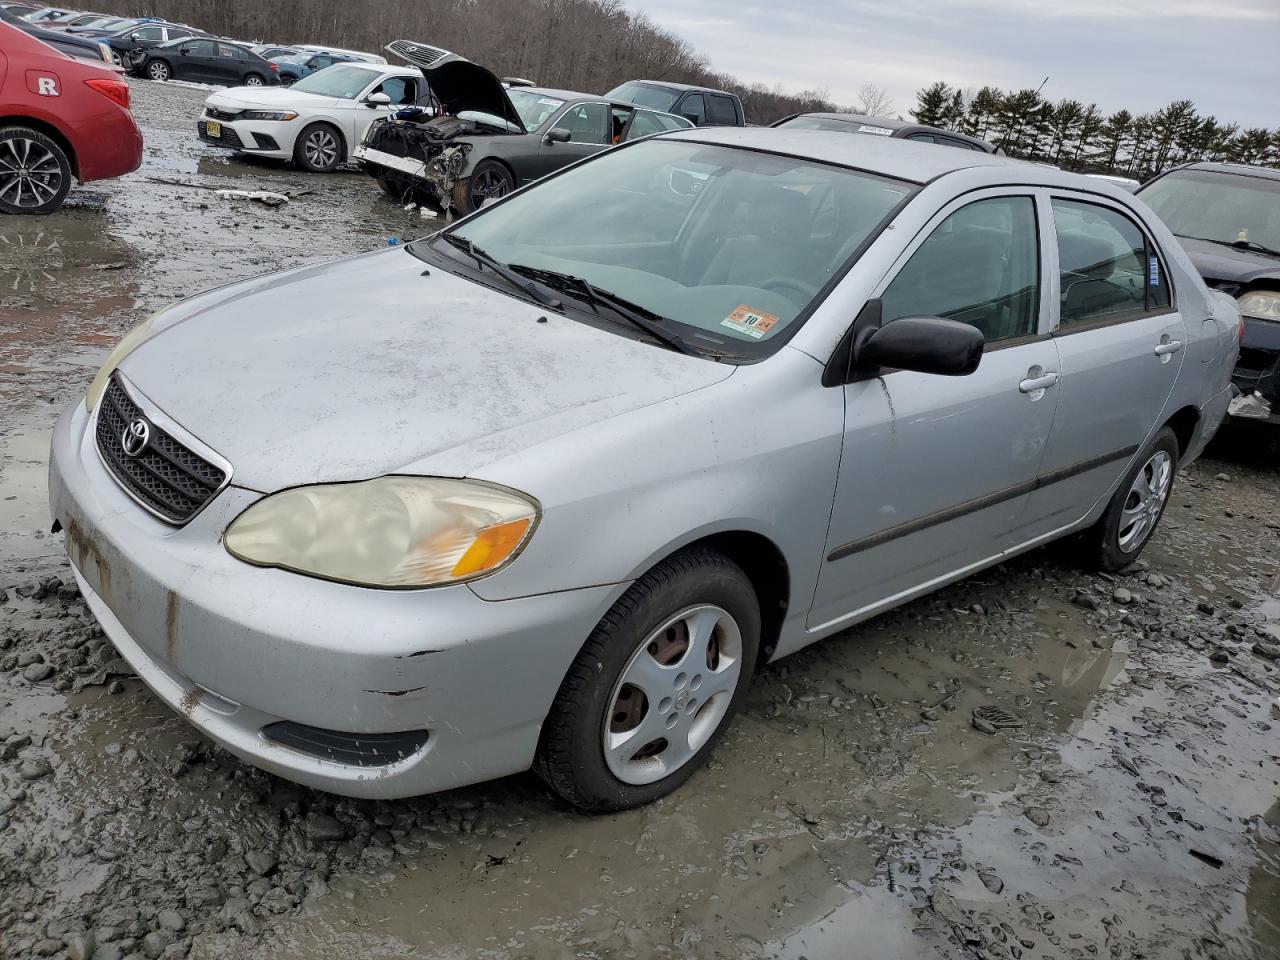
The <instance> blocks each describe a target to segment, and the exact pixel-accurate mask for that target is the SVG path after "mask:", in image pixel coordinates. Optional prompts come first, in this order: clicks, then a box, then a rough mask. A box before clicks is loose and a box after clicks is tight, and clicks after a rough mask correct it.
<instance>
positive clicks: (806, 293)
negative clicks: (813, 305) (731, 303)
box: [757, 277, 818, 306]
mask: <svg viewBox="0 0 1280 960" xmlns="http://www.w3.org/2000/svg"><path fill="white" fill-rule="evenodd" d="M757 286H759V287H760V288H761V289H763V290H772V291H774V292H775V293H780V294H782V295H783V296H784V297H787V299H788V300H791V299H793V298H792V297H788V296H787V291H788V290H790V291H791V292H792V293H798V294H800V299H799V300H798V301H796V304H797V306H799V305H802V304H806V303H808V302H809V301H810V300H812V299H813V298H814V297H816V296H817V295H818V287H816V286H814V285H813V284H811V283H807V282H805V281H804V280H797V279H796V278H795V277H770V278H769V279H768V280H765V281H764V282H763V283H759V284H757Z"/></svg>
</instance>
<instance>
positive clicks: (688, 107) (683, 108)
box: [677, 93, 707, 126]
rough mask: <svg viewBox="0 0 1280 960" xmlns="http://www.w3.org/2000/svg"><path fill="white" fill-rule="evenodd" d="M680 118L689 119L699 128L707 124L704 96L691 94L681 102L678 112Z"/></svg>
mask: <svg viewBox="0 0 1280 960" xmlns="http://www.w3.org/2000/svg"><path fill="white" fill-rule="evenodd" d="M677 112H678V113H679V114H680V116H682V117H687V118H688V119H690V120H692V121H693V122H694V123H696V124H697V125H698V126H702V125H703V124H704V123H706V122H707V108H706V105H705V104H704V103H703V101H702V94H700V93H691V94H689V95H688V96H687V97H685V98H684V99H683V100H681V101H680V109H679V110H678V111H677Z"/></svg>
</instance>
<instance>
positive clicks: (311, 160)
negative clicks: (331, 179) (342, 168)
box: [293, 123, 343, 173]
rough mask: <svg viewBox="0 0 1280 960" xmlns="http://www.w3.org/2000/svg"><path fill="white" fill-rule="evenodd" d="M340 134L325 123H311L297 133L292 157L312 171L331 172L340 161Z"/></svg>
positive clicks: (341, 152)
mask: <svg viewBox="0 0 1280 960" xmlns="http://www.w3.org/2000/svg"><path fill="white" fill-rule="evenodd" d="M342 155H343V149H342V134H340V133H338V131H337V129H336V128H334V127H332V126H330V125H329V124H327V123H313V124H312V125H311V126H309V127H307V128H306V129H305V130H303V131H302V133H301V134H299V135H298V140H297V142H296V143H295V144H294V145H293V159H294V161H295V162H296V163H297V164H298V166H300V167H302V168H303V169H304V170H310V171H311V172H312V173H331V172H332V171H333V170H334V169H335V168H336V167H337V166H338V164H339V163H341V162H342Z"/></svg>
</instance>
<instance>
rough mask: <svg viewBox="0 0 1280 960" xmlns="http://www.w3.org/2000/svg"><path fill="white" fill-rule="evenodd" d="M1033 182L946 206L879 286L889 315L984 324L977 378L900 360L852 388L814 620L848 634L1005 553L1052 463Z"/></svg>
mask: <svg viewBox="0 0 1280 960" xmlns="http://www.w3.org/2000/svg"><path fill="white" fill-rule="evenodd" d="M1039 236H1040V232H1039V230H1038V228H1037V204H1036V200H1035V191H1034V190H1031V189H1026V188H1009V189H1008V190H1000V189H997V190H984V191H979V192H976V193H972V194H968V195H966V196H964V197H961V198H958V199H956V200H954V201H952V202H951V203H950V204H948V205H947V206H946V207H944V208H943V209H942V210H941V211H939V213H938V214H937V215H936V216H935V217H934V219H933V220H932V221H931V222H930V224H929V225H928V226H927V227H925V229H924V230H922V231H921V232H920V234H919V235H918V236H917V237H916V238H915V239H914V240H913V241H912V243H911V245H910V246H909V247H908V248H907V250H906V252H905V253H904V254H903V256H902V257H901V258H899V261H898V264H897V265H896V266H895V267H894V268H893V269H892V270H891V271H890V272H889V274H888V275H887V276H886V277H885V279H884V280H882V281H881V282H880V284H879V285H877V288H876V291H877V293H876V296H878V297H879V299H880V301H881V310H882V322H883V323H886V324H888V323H893V322H895V320H897V319H899V318H902V317H909V316H941V317H947V318H949V319H953V320H960V321H963V322H966V323H971V324H973V325H974V326H976V327H978V328H979V329H980V330H982V332H983V335H984V337H985V339H986V347H985V351H984V355H983V357H982V362H981V364H980V365H979V366H978V369H977V371H976V372H974V373H973V374H971V375H969V376H966V377H942V376H933V375H929V374H923V373H914V372H911V371H906V370H886V371H883V372H882V373H881V375H880V376H878V377H875V378H874V379H869V380H862V381H860V382H856V383H852V384H848V385H847V386H845V387H844V388H843V389H844V391H845V436H844V444H843V453H842V454H841V458H840V469H839V475H838V479H837V484H836V496H835V502H834V504H833V507H832V512H831V527H830V532H829V534H828V542H827V544H826V550H825V562H824V563H823V566H822V571H821V573H820V575H819V581H818V587H817V591H816V593H815V595H814V603H813V608H812V610H811V611H810V616H809V627H810V629H813V630H830V629H834V627H835V626H837V625H838V624H839V623H840V622H841V621H843V620H849V619H851V618H852V617H854V616H855V615H866V614H869V613H870V612H873V611H874V610H876V609H879V608H880V607H882V606H885V605H888V604H890V603H893V602H897V601H898V600H901V599H905V598H907V597H909V596H911V595H913V594H914V593H918V592H923V591H924V590H926V589H930V588H931V587H932V586H935V585H937V584H938V583H940V582H943V581H945V580H946V579H947V578H948V577H952V576H955V575H957V574H960V573H962V572H963V571H965V570H967V569H969V568H971V567H973V566H974V565H976V564H979V563H982V562H984V561H988V560H991V559H993V558H996V557H998V556H999V555H1000V554H1001V553H1002V552H1003V551H1004V550H1005V549H1007V548H1008V547H1009V546H1010V545H1011V543H1012V537H1013V532H1014V529H1015V527H1016V525H1017V522H1018V519H1019V517H1021V516H1022V513H1023V510H1024V509H1025V507H1026V503H1027V500H1028V498H1029V496H1030V494H1031V491H1032V489H1034V486H1035V480H1036V476H1037V475H1038V473H1039V471H1040V460H1041V457H1042V455H1043V453H1044V448H1045V443H1046V442H1047V440H1048V437H1049V431H1050V429H1051V426H1052V424H1053V418H1054V411H1055V406H1056V404H1057V403H1058V393H1057V390H1056V389H1055V388H1054V384H1053V377H1054V375H1055V373H1056V370H1057V352H1056V350H1055V348H1054V344H1053V340H1052V338H1051V337H1050V336H1049V331H1048V314H1049V311H1048V306H1049V298H1048V294H1047V292H1046V291H1045V290H1044V285H1043V283H1042V282H1041V277H1042V274H1043V261H1042V255H1041V251H1040V242H1039Z"/></svg>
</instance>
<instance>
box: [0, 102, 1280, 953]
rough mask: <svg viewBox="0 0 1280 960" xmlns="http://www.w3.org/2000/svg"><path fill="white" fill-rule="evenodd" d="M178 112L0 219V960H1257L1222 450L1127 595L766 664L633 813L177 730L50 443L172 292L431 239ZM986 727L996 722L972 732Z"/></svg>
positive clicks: (1239, 654) (148, 115)
mask: <svg viewBox="0 0 1280 960" xmlns="http://www.w3.org/2000/svg"><path fill="white" fill-rule="evenodd" d="M204 95H205V94H204V92H203V91H199V90H193V89H189V88H183V87H178V86H172V85H171V86H161V85H153V84H145V83H136V84H135V85H134V97H135V113H136V115H137V116H138V118H139V120H140V122H141V123H142V124H143V126H144V128H145V134H146V138H147V149H146V159H145V162H144V166H143V169H142V170H141V171H139V172H138V173H136V174H133V175H132V176H130V177H128V178H125V179H124V180H121V181H118V182H111V183H107V184H101V185H92V186H91V187H90V188H88V189H84V190H80V191H77V192H75V193H74V194H73V198H74V202H73V204H72V205H70V206H68V207H67V209H66V210H64V211H63V212H61V213H59V214H57V215H55V216H52V217H48V218H45V219H23V218H8V219H4V220H0V956H3V957H14V958H27V957H31V956H52V957H71V958H75V960H83V958H87V957H93V958H95V960H117V958H122V957H131V956H140V957H147V958H156V957H187V956H190V957H195V958H210V960H213V958H219V960H221V958H227V960H230V958H237V960H239V958H262V960H268V958H271V960H276V958H280V960H283V958H299V960H301V958H308V960H313V958H321V957H323V958H333V957H343V958H346V957H351V958H370V960H372V958H393V957H396V958H398V957H410V958H436V957H440V958H458V957H486V958H508V957H509V958H543V957H546V958H559V957H567V956H574V957H589V958H593V957H601V958H604V957H608V958H614V957H636V958H648V957H726V958H738V957H789V958H800V957H807V958H810V960H820V958H827V957H833V958H834V957H849V958H864V957H865V958H874V960H895V958H904V960H905V958H917V957H957V958H960V957H965V958H970V957H992V958H1018V957H1025V958H1057V957H1072V958H1075V957H1080V958H1092V957H1105V958H1117V960H1119V958H1138V957H1147V958H1150V957H1179V958H1181V957H1213V958H1227V957H1230V958H1266V957H1277V956H1280V699H1278V698H1280V661H1277V659H1276V658H1277V657H1280V550H1278V545H1280V522H1277V521H1280V486H1278V485H1277V477H1278V473H1277V464H1280V459H1278V458H1277V457H1276V456H1275V455H1274V452H1272V453H1266V452H1263V451H1264V448H1265V447H1266V444H1265V443H1263V442H1262V441H1263V440H1264V439H1265V438H1264V437H1263V436H1262V435H1259V434H1256V433H1253V434H1243V435H1241V434H1235V433H1233V434H1231V435H1227V436H1225V437H1224V438H1223V440H1222V442H1219V443H1218V444H1216V445H1215V447H1214V448H1213V449H1212V450H1211V451H1210V457H1209V458H1207V459H1205V460H1203V461H1202V462H1200V463H1198V464H1196V465H1194V466H1192V467H1191V468H1190V469H1189V470H1187V471H1186V472H1185V473H1184V474H1183V475H1182V476H1181V477H1180V478H1179V481H1178V483H1177V485H1176V486H1175V489H1174V496H1173V501H1172V505H1171V506H1170V508H1169V510H1168V513H1167V515H1166V518H1165V520H1164V523H1163V525H1162V527H1161V529H1160V531H1159V532H1158V534H1157V535H1156V537H1155V539H1154V541H1153V542H1152V544H1151V545H1150V547H1149V548H1148V549H1147V552H1146V555H1145V562H1143V563H1141V564H1139V569H1135V570H1133V571H1131V572H1130V573H1129V574H1128V575H1126V576H1121V577H1106V576H1095V575H1087V574H1083V573H1081V572H1079V571H1078V570H1077V569H1076V568H1075V567H1073V566H1072V564H1071V561H1070V558H1069V555H1068V554H1067V553H1066V552H1065V551H1063V550H1052V551H1041V552H1037V553H1035V554H1032V555H1029V556H1026V557H1024V558H1022V559H1020V560H1018V561H1016V562H1013V563H1010V564H1008V565H1006V566H1004V567H1001V568H998V569H996V570H993V571H989V572H987V573H985V574H982V575H981V576H979V577H977V578H974V579H972V580H970V581H967V582H965V583H962V584H959V585H957V586H955V587H952V588H950V589H948V590H945V591H943V592H942V593H940V594H936V595H935V596H933V597H930V598H927V599H925V600H922V601H919V602H916V603H913V604H911V605H910V606H907V607H905V608H903V609H901V610H899V611H897V612H895V613H892V614H890V615H887V616H884V617H881V618H879V619H877V620H875V621H873V622H871V623H869V624H867V625H865V626H864V627H862V628H859V629H858V630H856V631H852V632H850V633H847V634H842V635H840V636H839V637H836V638H833V639H831V640H828V641H826V642H825V643H822V644H819V645H817V646H816V647H812V648H809V649H808V650H806V651H803V652H801V653H800V654H797V655H795V656H793V657H791V658H789V659H787V660H785V661H783V662H781V663H778V664H775V665H773V666H771V667H769V668H767V669H765V670H764V671H763V672H762V674H761V675H760V676H759V677H757V679H756V682H755V684H754V685H753V688H752V691H751V695H750V698H749V701H748V703H747V707H746V709H745V711H744V712H743V713H742V714H741V715H740V716H739V718H738V721H737V723H736V725H735V727H734V729H733V730H732V732H731V733H730V735H729V736H728V738H727V739H726V741H725V742H724V744H723V746H722V747H721V749H720V750H719V751H718V753H717V755H716V757H715V758H714V760H713V762H712V763H711V765H710V766H709V768H707V769H706V770H705V771H704V772H702V773H700V774H698V775H697V776H695V777H694V778H693V780H692V781H691V782H690V783H689V784H688V785H687V786H686V787H685V788H684V789H683V790H681V791H680V792H679V793H677V794H676V795H675V796H674V797H671V798H668V799H667V800H664V801H661V802H659V803H657V804H654V805H653V806H651V807H648V808H646V809H644V810H640V811H635V812H632V813H628V814H624V815H620V816H613V817H600V818H586V817H582V816H579V815H577V814H575V813H573V812H571V811H569V810H566V809H565V808H564V807H562V806H561V805H559V804H558V803H556V802H555V801H553V800H552V799H551V797H550V796H549V795H548V793H547V792H546V791H545V790H544V789H543V788H542V787H541V785H540V784H539V782H538V781H537V780H536V779H535V778H534V777H533V776H531V775H526V776H522V777H515V778H511V779H508V780H504V781H500V782H497V783H493V784H487V785H483V786H479V787H475V788H471V789H467V790H461V791H457V792H453V793H449V794H444V795H439V796H433V797H425V798H421V799H418V800H413V801H400V802H387V803H371V802H355V801H350V800H344V799H339V798H335V797H331V796H327V795H324V794H320V793H316V792H313V791H309V790H305V789H302V788H298V787H295V786H293V785H291V784H289V783H286V782H284V781H281V780H277V779H275V778H273V777H271V776H269V775H267V774H264V773H261V772H259V771H257V770H255V769H253V768H250V767H247V766H245V765H243V764H241V763H240V762H238V761H237V760H235V759H234V758H232V757H231V756H229V755H228V754H226V753H224V752H223V751H222V750H220V749H219V748H217V747H214V746H212V745H211V744H209V743H208V742H206V741H204V740H202V739H201V737H200V736H199V735H198V734H197V733H196V732H195V731H194V730H193V729H192V728H191V727H189V726H188V725H187V724H186V723H185V722H184V721H183V720H181V719H180V718H178V717H177V716H176V715H174V714H173V713H172V712H171V711H169V710H168V709H167V708H166V707H165V706H164V705H163V704H161V703H160V702H159V701H157V700H156V699H155V698H154V697H152V696H151V695H150V693H149V692H148V691H147V689H146V688H145V687H144V686H142V684H141V683H140V682H139V681H137V680H136V679H131V678H130V677H129V676H128V670H127V667H124V666H123V662H122V661H118V660H117V659H116V656H115V653H114V650H113V648H112V647H111V645H110V644H109V643H108V642H107V641H106V640H105V638H104V637H103V636H102V634H101V632H100V631H99V630H98V629H97V627H96V625H95V623H94V622H93V620H92V618H91V617H90V616H88V615H87V614H86V612H85V609H84V607H83V605H82V604H81V602H80V601H79V599H78V597H77V594H76V591H75V589H74V587H72V586H69V585H68V584H69V583H70V582H71V577H70V573H69V570H68V568H67V565H66V562H65V559H64V557H63V554H62V547H61V537H60V536H52V535H49V534H48V533H47V531H48V524H49V520H48V514H47V508H46V505H45V491H44V472H45V458H46V452H47V447H48V438H49V433H50V430H51V429H52V425H53V422H54V419H55V417H56V416H57V413H58V412H59V411H60V410H61V409H62V408H63V407H64V406H65V405H66V404H68V403H70V402H72V401H73V400H74V399H75V398H76V397H77V396H78V395H79V394H80V393H81V392H82V391H83V388H84V386H85V384H86V383H87V381H88V379H89V378H90V376H91V375H92V370H93V368H94V367H96V365H97V362H98V361H99V360H100V359H101V357H102V355H103V354H104V353H105V350H106V349H107V346H108V345H109V344H110V343H111V342H113V341H114V339H115V338H117V337H118V336H119V335H120V334H121V333H122V332H123V331H124V330H125V329H127V328H128V327H129V326H130V325H132V324H133V323H135V322H137V321H139V320H141V319H143V318H144V317H145V316H146V315H148V314H149V313H150V312H151V311H153V310H155V309H157V308H159V307H161V306H163V305H165V304H166V303H167V302H169V301H170V300H172V299H173V298H175V297H177V296H179V295H182V294H185V293H187V292H192V291H195V290H198V289H203V288H206V287H209V286H212V285H215V284H220V283H224V282H227V281H231V280H236V279H239V278H242V277H245V276H249V275H252V274H255V273H261V272H264V271H267V270H276V269H283V268H286V267H292V266H297V265H300V264H304V263H310V262H315V261H319V260H324V259H326V258H331V257H336V256H342V255H345V254H351V253H356V252H359V251H363V250H368V249H371V248H374V247H377V246H379V245H383V244H385V243H386V242H387V239H388V238H389V237H401V238H409V237H413V236H415V235H418V234H421V233H424V232H428V231H429V230H430V229H431V227H430V224H429V222H428V221H424V220H422V219H420V218H419V216H418V215H417V213H416V212H406V211H403V210H400V209H399V208H398V207H395V206H393V205H390V204H388V203H387V202H386V201H384V200H383V199H381V198H380V195H379V193H378V191H377V188H376V187H375V186H374V184H373V182H372V181H371V180H369V179H368V178H367V177H364V176H363V175H359V174H355V173H342V174H335V175H332V176H327V177H323V176H305V175H302V174H299V173H297V172H295V171H292V170H290V169H287V168H282V167H277V166H268V165H264V164H255V165H249V164H245V163H239V162H232V161H230V160H229V159H228V158H227V156H226V155H224V154H222V153H219V152H217V151H215V150H213V149H211V148H205V147H202V146H201V145H200V144H199V142H198V141H197V140H196V138H195V134H194V116H195V112H196V109H197V107H198V104H199V102H200V101H201V100H202V99H203V97H204ZM209 188H237V189H264V188H265V189H271V190H276V191H281V192H284V193H287V194H289V195H291V196H292V198H293V199H292V202H290V203H289V204H287V205H284V206H282V207H279V208H275V209H268V208H266V207H263V206H260V205H257V204H254V203H251V202H246V201H234V200H223V199H220V198H219V197H218V196H217V195H216V194H214V193H212V192H211V189H209ZM300 682H305V678H300ZM987 704H994V705H996V706H999V707H1001V708H1003V709H1004V710H1006V711H1008V712H1010V713H1012V714H1014V715H1015V716H1016V717H1017V718H1018V719H1020V720H1021V721H1023V724H1024V725H1023V726H1021V727H1017V728H1014V729H1007V730H1000V731H998V732H996V733H989V732H983V731H982V730H981V729H978V728H977V727H975V725H974V724H973V722H972V714H973V711H974V709H975V708H977V707H979V706H982V705H987Z"/></svg>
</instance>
